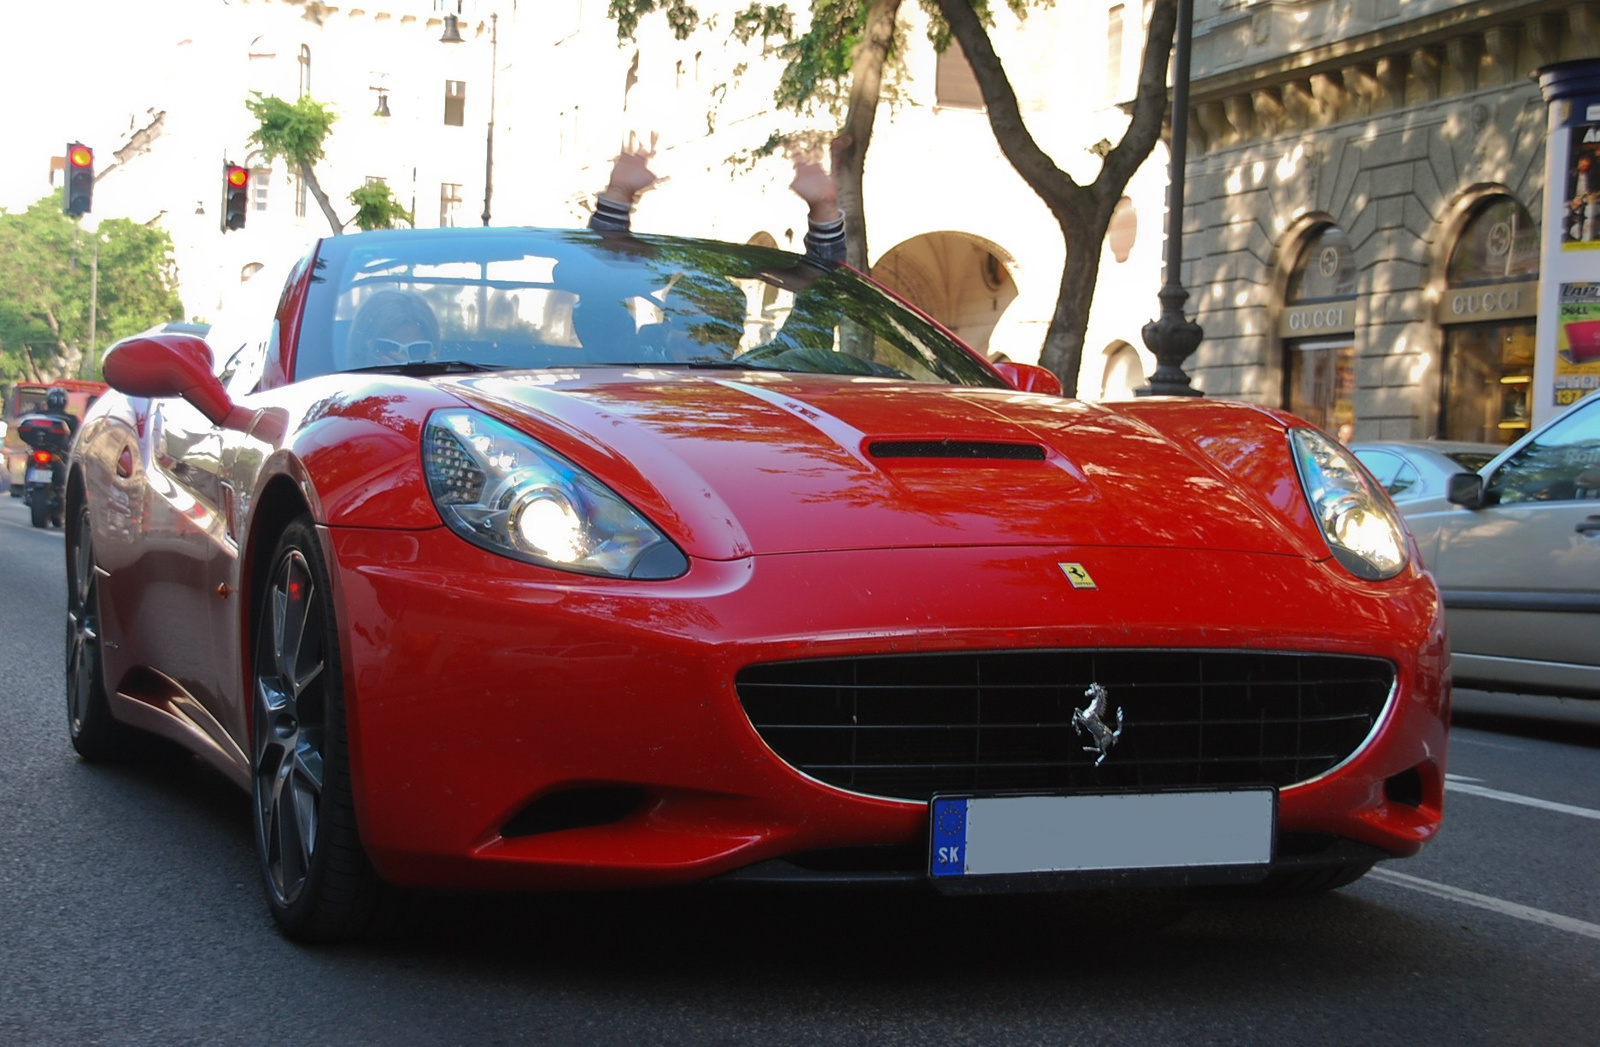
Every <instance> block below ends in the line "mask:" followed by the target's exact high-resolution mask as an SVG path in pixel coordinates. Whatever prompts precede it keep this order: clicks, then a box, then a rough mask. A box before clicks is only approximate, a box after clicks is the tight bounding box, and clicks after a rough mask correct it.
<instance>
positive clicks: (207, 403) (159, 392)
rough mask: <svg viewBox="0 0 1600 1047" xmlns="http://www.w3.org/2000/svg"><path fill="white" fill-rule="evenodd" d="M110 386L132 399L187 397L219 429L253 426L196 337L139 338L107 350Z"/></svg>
mask: <svg viewBox="0 0 1600 1047" xmlns="http://www.w3.org/2000/svg"><path fill="white" fill-rule="evenodd" d="M103 367H104V369H105V376H106V382H107V383H109V384H110V386H111V387H112V388H113V389H115V390H117V392H119V393H123V394H125V395H127V396H139V397H173V396H177V397H182V398H183V399H185V400H187V401H189V403H191V404H193V405H194V407H195V408H196V409H197V410H198V411H199V412H200V413H201V414H203V415H205V416H206V418H207V419H208V420H209V421H211V422H212V423H213V424H215V425H221V426H225V427H227V428H230V429H244V428H247V427H248V426H249V424H250V422H251V421H252V419H253V418H254V412H251V411H245V410H241V409H240V408H237V407H235V406H234V403H233V401H232V400H231V399H229V398H228V393H227V390H225V389H223V387H222V382H221V381H219V380H218V379H217V376H216V375H214V374H212V373H211V367H212V357H211V347H210V346H209V345H207V344H206V343H205V340H204V339H203V338H196V337H195V336H194V335H190V334H155V335H135V336H134V337H132V338H124V339H123V340H122V341H120V342H118V343H117V344H116V345H113V346H112V347H111V348H110V349H107V350H106V356H105V361H104V364H103Z"/></svg>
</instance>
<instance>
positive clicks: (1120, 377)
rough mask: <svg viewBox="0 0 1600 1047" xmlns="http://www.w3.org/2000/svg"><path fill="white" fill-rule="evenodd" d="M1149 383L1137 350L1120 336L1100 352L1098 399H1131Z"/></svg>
mask: <svg viewBox="0 0 1600 1047" xmlns="http://www.w3.org/2000/svg"><path fill="white" fill-rule="evenodd" d="M1148 384H1149V379H1148V378H1147V377H1146V376H1145V373H1144V360H1143V358H1141V357H1140V356H1139V350H1137V349H1135V348H1134V347H1133V346H1131V345H1129V344H1128V343H1127V342H1124V341H1123V340H1121V339H1120V338H1119V339H1117V340H1116V341H1115V342H1112V343H1111V344H1110V345H1108V346H1106V348H1105V351H1104V352H1103V353H1101V367H1100V395H1099V396H1098V397H1097V399H1100V400H1131V399H1133V398H1134V397H1135V396H1137V395H1138V391H1139V390H1140V389H1142V388H1144V387H1145V386H1146V385H1148Z"/></svg>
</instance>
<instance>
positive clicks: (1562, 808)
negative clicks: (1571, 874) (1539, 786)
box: [1444, 774, 1600, 822]
mask: <svg viewBox="0 0 1600 1047" xmlns="http://www.w3.org/2000/svg"><path fill="white" fill-rule="evenodd" d="M1444 787H1445V791H1446V792H1453V793H1466V794H1467V795H1468V796H1482V797H1485V798H1486V799H1490V800H1504V801H1505V802H1506V803H1520V804H1522V805H1523V806H1524V807H1537V808H1539V809H1540V810H1545V811H1556V812H1558V813H1560V814H1573V815H1577V816H1578V817H1579V818H1593V819H1594V820H1595V821H1597V822H1600V811H1597V810H1595V809H1594V808H1592V807H1574V806H1573V805H1572V804H1570V803H1556V802H1555V801H1554V800H1541V799H1539V798H1538V797H1536V796H1520V795H1518V794H1517V793H1505V792H1501V791H1500V790H1499V789H1489V788H1486V787H1485V786H1482V785H1470V784H1468V783H1467V782H1464V781H1461V780H1460V779H1457V778H1454V777H1452V776H1451V775H1448V774H1447V775H1445V778H1444Z"/></svg>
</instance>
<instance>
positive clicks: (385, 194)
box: [350, 182, 416, 232]
mask: <svg viewBox="0 0 1600 1047" xmlns="http://www.w3.org/2000/svg"><path fill="white" fill-rule="evenodd" d="M350 202H351V203H353V204H355V205H356V216H355V217H354V218H352V219H350V221H351V222H354V223H355V226H356V228H358V229H360V230H362V231H363V232H370V231H371V230H373V229H393V228H394V227H395V223H396V222H404V223H405V224H406V225H415V224H416V216H415V215H413V214H412V213H411V212H410V211H408V210H406V209H405V207H404V206H403V205H402V204H401V203H400V201H399V200H398V199H397V198H396V197H395V195H394V190H393V189H391V188H389V186H388V185H386V184H385V183H383V182H371V183H369V184H367V185H364V186H362V187H361V188H359V189H357V190H356V191H355V192H353V193H351V194H350Z"/></svg>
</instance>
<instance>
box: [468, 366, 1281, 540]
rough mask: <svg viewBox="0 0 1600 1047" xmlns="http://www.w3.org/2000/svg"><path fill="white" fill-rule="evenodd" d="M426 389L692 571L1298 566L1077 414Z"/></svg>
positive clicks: (1116, 427) (789, 386) (960, 395)
mask: <svg viewBox="0 0 1600 1047" xmlns="http://www.w3.org/2000/svg"><path fill="white" fill-rule="evenodd" d="M440 383H441V384H447V385H449V386H451V387H453V389H454V391H455V392H456V393H457V394H458V395H460V396H462V397H463V398H464V399H466V400H468V401H469V402H472V403H474V404H475V405H476V406H479V407H481V408H484V409H486V410H488V411H490V412H492V413H494V414H496V415H498V416H500V417H501V418H503V419H505V420H506V421H508V422H510V423H512V424H514V425H516V426H518V427H519V428H521V429H522V430H523V431H525V432H528V433H530V434H531V435H533V436H535V437H537V438H538V439H540V440H541V441H543V442H544V443H546V444H547V445H549V446H550V447H552V448H553V449H555V450H556V451H558V452H560V453H562V454H564V455H566V456H567V457H569V458H571V459H572V460H573V461H574V462H576V463H577V464H578V465H580V466H582V467H583V468H585V469H587V470H589V471H590V472H591V473H593V474H594V475H595V476H596V477H598V478H599V479H600V480H602V481H603V482H605V483H606V484H607V485H609V486H610V487H612V489H614V490H615V491H617V492H618V493H619V494H621V495H622V496H623V497H625V498H627V499H628V500H630V501H631V502H633V504H634V505H635V506H636V507H637V508H639V509H640V510H641V511H642V512H644V513H645V514H646V515H647V516H649V517H650V518H652V519H653V520H655V522H656V523H657V524H658V525H659V526H661V527H662V528H663V529H664V530H666V531H667V532H668V533H669V534H670V535H671V536H672V537H673V539H674V540H675V541H677V542H678V543H679V544H680V545H681V546H683V547H684V549H685V551H686V552H688V553H690V554H691V555H695V556H701V557H707V558H712V559H728V558H734V557H740V556H748V555H752V554H772V553H796V552H807V551H820V550H842V549H873V548H907V547H939V546H962V545H1048V546H1096V545H1102V546H1103V545H1114V546H1134V547H1137V546H1147V547H1153V548H1193V549H1201V548H1204V549H1210V550H1234V551H1248V552H1265V553H1276V554H1284V555H1306V550H1304V549H1303V548H1302V547H1300V546H1299V545H1298V544H1297V543H1296V541H1295V540H1294V536H1293V535H1292V534H1291V532H1290V530H1289V529H1288V528H1287V527H1286V525H1285V523H1284V521H1283V520H1282V519H1281V518H1279V516H1278V515H1277V514H1276V513H1275V512H1274V511H1273V510H1272V509H1271V508H1270V507H1269V506H1268V505H1267V504H1266V503H1265V502H1264V501H1263V500H1262V499H1259V498H1257V497H1254V496H1253V495H1252V494H1251V493H1249V492H1247V491H1245V490H1243V489H1242V488H1241V487H1239V485H1237V484H1235V483H1233V482H1232V481H1230V480H1229V479H1228V478H1227V477H1226V476H1225V475H1224V474H1223V473H1222V471H1221V470H1220V468H1219V467H1218V466H1217V465H1216V463H1215V462H1214V461H1212V460H1211V459H1210V458H1208V457H1207V456H1206V455H1204V454H1202V453H1201V452H1200V451H1198V450H1196V449H1195V447H1194V446H1193V445H1192V444H1189V443H1187V442H1186V441H1183V440H1180V439H1173V438H1168V437H1166V436H1164V435H1162V434H1161V433H1159V432H1157V431H1156V430H1155V429H1153V428H1151V427H1150V426H1149V425H1148V424H1146V423H1145V422H1143V421H1140V420H1136V419H1133V418H1129V417H1124V416H1121V415H1118V414H1116V413H1113V412H1112V411H1109V410H1106V409H1104V408H1101V407H1098V406H1095V405H1092V404H1087V403H1083V402H1081V401H1075V400H1067V399H1062V398H1059V397H1051V396H1040V395H1034V394H1027V393H1018V392H1015V391H1011V390H1005V389H978V388H966V387H957V386H948V385H937V384H931V383H917V382H904V381H890V380H884V379H876V378H861V379H855V378H848V377H841V376H833V375H800V374H787V373H775V372H735V371H717V372H705V371H690V372H685V371H680V370H671V369H661V370H643V369H640V370H626V369H621V368H611V369H603V370H602V371H584V372H535V373H520V374H495V375H482V376H470V377H456V378H450V379H441V380H440ZM1286 453H1287V452H1286V451H1285V454H1286Z"/></svg>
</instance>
